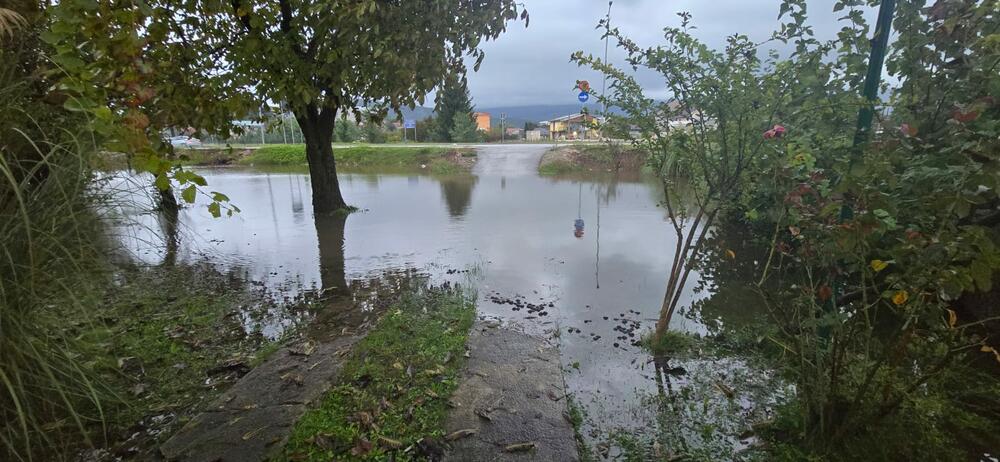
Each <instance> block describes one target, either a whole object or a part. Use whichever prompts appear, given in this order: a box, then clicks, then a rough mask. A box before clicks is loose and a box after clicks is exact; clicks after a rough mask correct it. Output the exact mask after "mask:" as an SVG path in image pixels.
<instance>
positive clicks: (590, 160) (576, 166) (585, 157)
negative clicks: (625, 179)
mask: <svg viewBox="0 0 1000 462" xmlns="http://www.w3.org/2000/svg"><path fill="white" fill-rule="evenodd" d="M645 163H646V156H645V154H643V153H641V152H639V151H636V150H634V149H632V148H630V147H628V146H618V147H614V148H612V147H610V146H608V145H606V144H592V145H574V146H557V147H555V148H552V149H550V150H548V151H547V152H546V153H545V154H544V155H542V159H541V160H540V161H539V163H538V173H539V174H541V175H548V176H557V175H571V174H575V173H584V172H626V173H639V172H640V171H642V169H643V167H644V166H645Z"/></svg>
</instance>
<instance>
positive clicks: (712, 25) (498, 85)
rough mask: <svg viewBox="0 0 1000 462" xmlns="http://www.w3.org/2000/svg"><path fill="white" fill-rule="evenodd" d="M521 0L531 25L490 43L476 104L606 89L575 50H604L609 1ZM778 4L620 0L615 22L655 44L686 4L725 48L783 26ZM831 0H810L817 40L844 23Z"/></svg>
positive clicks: (650, 87) (563, 100) (647, 82)
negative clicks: (584, 84)
mask: <svg viewBox="0 0 1000 462" xmlns="http://www.w3.org/2000/svg"><path fill="white" fill-rule="evenodd" d="M523 2H524V4H525V6H526V7H527V9H528V12H529V14H530V15H531V21H530V24H529V26H528V27H527V28H525V27H524V23H523V22H518V23H511V24H509V27H508V31H507V32H506V33H505V34H504V35H502V36H500V38H499V39H497V40H496V41H495V42H490V43H487V44H486V45H485V46H484V49H485V51H486V61H485V62H484V63H483V65H482V67H481V68H480V70H479V72H477V73H470V75H469V90H470V92H471V93H472V97H473V103H474V104H475V105H476V106H478V107H502V106H521V105H535V104H567V103H574V102H576V93H577V92H575V91H573V86H574V85H575V82H576V80H577V79H586V80H589V81H590V83H591V85H592V86H594V87H595V88H597V89H600V83H601V75H600V74H598V73H595V72H593V71H589V70H587V69H585V68H581V67H577V66H576V64H574V63H571V62H569V56H570V54H571V53H573V52H574V51H577V50H582V51H584V52H585V53H593V54H595V55H601V54H603V53H604V42H603V41H601V40H600V35H601V34H600V31H597V30H595V29H594V27H595V26H596V25H597V22H598V21H599V20H600V18H602V17H603V16H604V15H605V14H606V12H607V8H608V2H607V0H523ZM779 4H780V2H779V0H615V2H614V6H613V7H612V10H611V22H612V26H613V27H619V28H620V29H621V30H622V31H623V32H624V33H625V34H626V35H627V36H628V37H630V38H632V39H633V40H634V41H635V42H636V43H638V44H639V45H640V46H644V47H645V46H652V45H656V44H661V43H663V42H664V40H663V35H662V31H663V28H664V27H666V26H676V25H678V24H679V18H678V17H677V15H676V13H677V12H679V11H687V12H690V13H691V14H692V15H693V16H694V17H693V24H694V25H695V26H696V27H697V29H696V30H695V31H694V32H695V35H696V36H697V37H698V38H699V39H701V40H703V41H705V42H706V43H708V44H709V45H711V46H713V47H716V48H721V47H722V46H723V44H724V43H725V37H726V36H728V35H732V34H733V33H737V32H738V33H742V34H747V35H749V36H750V38H751V39H753V40H755V41H763V40H766V39H767V38H768V37H769V36H770V35H771V32H772V31H774V30H775V29H776V28H777V27H778V25H779V23H778V20H777V16H778V6H779ZM833 4H834V0H810V1H809V17H810V23H812V25H813V27H814V29H815V31H816V37H817V38H819V39H829V38H833V37H835V34H836V31H837V30H839V29H840V28H841V27H843V25H842V24H838V23H837V21H836V19H837V17H838V16H840V15H841V14H835V13H833V12H832V10H833ZM841 13H843V12H841ZM875 14H876V11H875V10H874V9H866V10H865V16H866V17H867V18H868V21H869V24H871V23H872V22H873V21H874V17H875ZM611 45H612V47H611V51H610V54H609V56H610V58H611V60H612V61H616V62H619V63H620V62H621V59H622V56H623V55H622V53H620V52H618V51H617V50H615V49H614V43H612V44H611ZM776 46H777V45H776ZM639 78H640V82H641V83H642V84H643V86H644V88H645V89H646V91H647V95H649V96H653V97H657V98H664V97H667V96H669V95H667V94H666V93H665V92H664V91H663V89H662V87H663V85H662V83H661V82H659V81H658V80H657V76H655V75H651V74H640V75H639ZM429 101H431V102H432V101H433V98H431V99H430V100H429ZM432 104H433V103H431V105H432Z"/></svg>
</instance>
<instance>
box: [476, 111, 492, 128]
mask: <svg viewBox="0 0 1000 462" xmlns="http://www.w3.org/2000/svg"><path fill="white" fill-rule="evenodd" d="M473 115H475V117H476V129H477V130H479V131H481V132H488V131H490V113H489V112H477V113H475V114H473Z"/></svg>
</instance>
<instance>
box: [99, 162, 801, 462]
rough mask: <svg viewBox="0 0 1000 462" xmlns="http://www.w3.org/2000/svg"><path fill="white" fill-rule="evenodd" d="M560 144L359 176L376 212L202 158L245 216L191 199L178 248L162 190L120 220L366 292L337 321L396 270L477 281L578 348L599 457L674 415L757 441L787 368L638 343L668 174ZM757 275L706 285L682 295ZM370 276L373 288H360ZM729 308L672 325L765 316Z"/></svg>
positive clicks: (578, 379) (193, 258)
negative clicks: (772, 372) (754, 431)
mask: <svg viewBox="0 0 1000 462" xmlns="http://www.w3.org/2000/svg"><path fill="white" fill-rule="evenodd" d="M545 149H547V147H546V146H489V147H481V148H479V164H478V165H477V166H476V168H475V170H474V171H473V173H472V174H470V175H459V176H448V177H436V176H431V175H424V174H410V175H399V174H353V173H344V174H342V175H341V177H340V181H341V189H342V191H343V194H344V196H345V199H346V200H347V202H348V203H350V204H352V205H354V206H357V207H359V208H360V209H361V211H360V212H358V213H354V214H352V215H350V216H348V217H339V218H333V217H331V218H322V219H319V220H314V219H313V214H312V204H311V198H310V184H309V177H308V175H307V174H306V172H304V171H298V172H296V171H291V172H290V171H282V172H278V171H266V170H258V169H238V168H225V169H199V170H198V172H199V173H201V174H202V175H204V176H205V178H206V179H207V180H208V183H209V185H210V188H209V189H211V190H215V191H222V192H224V193H225V194H226V195H228V196H229V197H230V198H231V200H232V201H233V203H234V204H236V205H237V206H239V207H240V208H241V209H242V212H241V213H240V214H238V215H237V216H234V217H231V218H221V219H214V218H212V217H211V216H210V215H209V213H208V212H207V211H206V210H205V208H204V207H201V206H196V207H188V208H185V209H183V210H182V211H181V216H180V225H179V226H178V227H177V229H176V236H177V239H176V242H175V245H172V246H166V245H165V243H166V242H168V239H167V238H166V234H167V233H166V232H165V231H168V229H167V228H165V227H164V226H163V224H162V223H161V221H160V220H159V218H158V216H157V215H156V214H154V213H147V212H145V210H147V209H148V208H149V199H148V197H145V196H141V195H140V196H133V197H131V198H130V199H131V201H132V202H133V203H132V204H131V205H123V206H122V209H121V210H119V212H120V213H124V214H128V215H130V216H132V217H133V218H137V219H138V222H139V223H140V225H139V226H134V225H132V226H128V227H125V226H122V227H121V228H119V229H118V230H117V232H118V234H119V236H120V239H121V242H122V243H123V246H124V247H125V248H127V249H128V250H129V251H130V253H131V254H132V255H134V256H135V258H136V259H137V260H138V261H141V262H144V263H149V264H159V263H161V262H162V261H163V260H164V259H166V258H171V259H174V260H176V261H180V262H200V261H210V262H212V263H213V264H215V265H217V266H219V267H221V269H223V270H238V271H242V272H243V273H244V274H245V277H247V278H248V279H250V280H252V281H255V283H258V284H260V285H262V286H264V287H266V288H267V289H268V290H269V291H271V292H272V293H276V294H280V296H281V297H285V298H287V299H288V300H293V299H296V298H297V297H302V296H306V295H310V296H327V297H335V298H338V299H341V300H343V299H349V300H352V301H354V302H356V303H352V304H344V303H339V304H331V308H329V311H330V312H328V313H324V312H322V309H321V310H320V312H318V313H316V314H315V316H316V317H317V318H325V319H327V322H325V323H324V324H323V325H324V326H327V327H329V326H333V325H336V324H337V323H338V322H340V323H343V324H345V325H347V324H350V323H351V322H360V321H358V319H364V311H365V310H366V309H375V307H374V306H373V305H374V304H377V303H378V302H377V301H376V300H378V298H379V297H377V296H371V294H375V295H378V294H379V293H380V292H379V290H381V291H383V292H386V291H387V292H389V293H391V292H392V291H393V287H398V286H400V285H401V284H403V283H402V282H398V281H396V282H394V281H393V280H392V278H388V279H387V278H386V277H385V275H387V274H395V275H400V274H407V275H420V276H421V277H422V278H426V279H427V280H429V281H431V282H432V283H434V284H439V283H443V282H451V283H459V284H463V285H467V286H472V287H473V288H475V289H476V292H477V293H478V296H479V304H478V307H479V311H480V315H482V316H486V317H491V318H495V319H499V320H500V321H502V322H504V323H508V324H511V325H514V326H517V327H518V328H520V329H523V330H525V331H528V332H529V333H533V334H538V335H543V336H545V337H547V338H549V339H551V340H550V341H552V342H554V343H557V344H558V345H559V346H560V350H561V354H562V362H563V365H564V368H565V370H566V374H565V376H566V382H567V386H568V389H569V391H570V392H571V393H572V395H573V398H574V401H575V402H576V403H578V404H579V405H580V407H581V408H582V409H583V411H584V414H585V415H586V419H585V424H584V425H583V427H582V430H583V434H584V436H585V438H586V439H587V440H588V442H589V443H590V444H591V445H593V446H595V447H599V448H600V450H599V451H597V452H598V455H599V456H604V455H607V457H608V458H614V457H616V456H617V455H619V454H620V453H621V448H620V447H619V446H621V445H620V444H618V443H615V441H614V439H613V438H611V435H612V434H614V433H616V432H619V431H620V432H621V433H624V434H635V433H645V434H650V429H651V428H658V429H660V434H661V435H660V436H661V438H660V439H663V438H666V437H667V436H669V434H671V433H670V432H674V433H676V435H678V436H677V437H678V438H681V440H684V441H690V444H692V445H695V446H697V445H699V444H702V445H705V444H712V445H718V444H721V445H723V446H726V447H732V448H737V449H738V448H740V447H742V446H745V445H747V444H750V443H752V441H749V440H747V439H746V438H744V440H743V442H741V440H740V438H739V436H738V435H739V434H740V433H743V431H744V430H745V428H744V427H746V426H748V425H749V423H748V422H750V421H753V420H759V419H762V418H766V414H767V412H768V409H767V406H766V404H767V403H768V402H770V401H771V400H773V398H774V397H775V396H776V395H778V394H780V388H781V387H776V386H775V385H774V381H773V378H772V377H770V376H769V375H768V374H766V373H764V372H763V371H760V370H758V369H756V368H754V367H752V366H751V365H749V364H747V363H746V362H744V361H741V360H738V359H733V358H715V359H711V358H698V359H688V360H675V361H673V362H672V363H671V364H670V367H671V368H680V369H674V370H673V372H674V373H673V374H669V373H666V372H663V373H658V372H657V368H656V367H655V364H654V363H653V361H652V358H651V357H650V356H649V355H648V354H647V353H646V352H645V351H644V350H643V349H642V348H641V347H639V346H638V345H637V342H638V340H639V339H640V337H641V336H642V335H643V334H644V333H646V332H647V331H649V330H651V329H652V328H653V325H654V323H655V319H656V316H657V312H658V310H659V307H660V303H661V300H662V297H663V294H664V291H665V282H666V274H667V271H668V269H669V265H670V263H671V258H672V252H673V251H674V248H675V243H674V240H673V236H672V233H671V232H670V226H669V223H668V218H667V217H666V216H665V212H664V210H663V209H662V208H660V207H658V206H657V203H658V201H659V199H660V194H661V193H660V189H659V188H658V186H657V184H656V183H655V182H654V181H649V180H644V179H642V178H635V177H633V178H622V177H615V176H614V175H610V174H608V175H590V176H587V177H583V178H580V177H577V178H574V179H553V178H544V177H539V176H538V175H537V174H536V173H535V169H536V166H537V162H538V158H539V157H540V156H541V154H542V152H544V150H545ZM695 278H700V276H698V275H692V279H695ZM400 279H405V278H400ZM741 284H742V282H741V281H738V280H737V281H721V280H712V281H706V280H701V284H695V283H692V284H689V286H690V287H689V288H688V289H687V291H686V292H685V293H684V295H683V299H682V301H681V305H682V306H690V305H692V304H694V303H696V302H698V301H704V300H707V299H709V298H711V297H713V296H714V295H715V294H717V293H719V292H720V291H723V289H725V288H727V287H738V286H739V285H741ZM698 285H701V286H703V287H702V290H696V286H698ZM360 288H368V289H366V290H352V289H360ZM373 288H374V289H373ZM355 292H356V293H359V294H360V293H364V294H368V295H365V296H355V295H354V293H355ZM366 304H367V305H366ZM366 306H367V307H368V308H365V307H366ZM337 307H340V308H337ZM345 307H346V308H345ZM711 309H712V310H713V311H711V313H708V315H706V316H707V317H708V318H710V319H711V322H707V321H706V320H705V319H707V317H706V316H703V314H704V313H702V312H701V311H700V310H688V311H687V312H686V313H685V315H682V316H675V318H674V321H673V325H672V328H674V329H678V330H683V331H687V332H693V333H698V334H707V333H710V332H711V331H712V330H715V329H718V328H719V327H720V326H722V325H725V326H729V327H731V326H732V325H733V324H734V323H736V324H738V323H742V322H747V321H752V320H754V319H756V318H758V317H760V316H762V314H761V313H760V312H758V311H756V309H755V308H754V306H753V304H752V303H747V302H746V298H740V297H732V300H731V301H727V302H725V303H715V304H712V306H711ZM348 319H351V320H354V321H347V320H348ZM269 322H270V324H269V325H267V326H265V328H264V331H265V334H266V335H268V336H272V337H278V336H280V335H281V334H282V332H283V331H284V330H285V329H287V328H289V327H290V326H292V325H293V324H294V322H293V320H287V319H281V317H280V316H276V317H274V318H273V319H270V320H269ZM681 369H683V373H679V371H680V370H681ZM719 384H722V385H721V388H720V385H719ZM725 389H729V390H731V391H734V393H733V396H730V395H728V394H727V393H726V392H724V391H723V390H725ZM651 400H652V401H651ZM665 403H666V404H665ZM669 403H673V407H671V405H670V404H669ZM685 403H686V404H685ZM692 403H693V404H692ZM692 406H693V407H692ZM688 408H690V409H688ZM695 414H696V415H695ZM732 415H739V416H741V417H740V418H739V419H733V418H730V417H729V416H732ZM697 416H701V417H698V418H699V419H702V420H705V419H707V418H708V417H712V418H714V419H716V420H717V421H718V422H717V423H716V424H709V425H712V426H711V427H704V426H701V427H699V428H696V429H685V427H684V425H687V424H685V423H682V422H688V423H690V422H692V421H694V420H693V419H694V418H695V417H697ZM685 419H686V420H685ZM720 419H721V420H720ZM664 429H668V430H669V431H667V432H664V431H663V430H664ZM654 433H655V432H654ZM664 435H666V436H664ZM713 435H714V437H713ZM651 441H652V440H650V439H647V440H646V441H645V442H644V443H642V444H651ZM700 441H701V442H702V443H699V442H700ZM720 441H721V443H720ZM684 444H688V443H684Z"/></svg>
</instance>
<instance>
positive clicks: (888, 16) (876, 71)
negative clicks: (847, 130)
mask: <svg viewBox="0 0 1000 462" xmlns="http://www.w3.org/2000/svg"><path fill="white" fill-rule="evenodd" d="M895 9H896V0H882V4H881V5H879V9H878V19H877V20H876V22H875V34H874V36H873V37H872V51H871V54H870V55H869V57H868V72H867V73H866V74H865V86H864V89H863V90H862V91H861V96H862V98H864V103H863V105H862V106H861V110H860V111H858V125H857V129H856V131H855V132H854V144H853V147H852V149H851V157H850V158H849V159H848V161H847V172H845V175H846V174H850V171H851V167H853V165H854V163H855V162H856V161H860V160H862V159H860V158H861V153H862V151H863V147H864V144H865V143H867V142H868V137H869V135H870V133H871V129H872V120H873V119H874V118H875V102H876V98H877V97H878V86H879V83H880V82H881V81H882V65H883V63H884V62H885V51H886V48H887V47H888V45H889V33H890V32H892V16H893V13H894V12H895ZM853 217H854V209H853V208H852V206H851V198H850V197H845V199H844V205H843V206H842V207H841V208H840V221H841V222H844V221H847V220H850V219H851V218H853ZM832 282H833V284H832V285H833V290H834V293H835V294H837V293H840V292H841V289H842V287H841V285H842V282H841V281H837V279H836V278H834V280H833V281H832ZM835 299H836V296H834V297H830V299H829V300H827V301H826V303H824V304H823V309H824V311H826V312H828V313H829V312H831V311H833V310H834V309H836V307H835V306H834V300H835ZM819 334H820V337H821V338H823V339H825V340H828V339H829V338H830V328H829V327H826V326H824V327H821V328H820V329H819Z"/></svg>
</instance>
